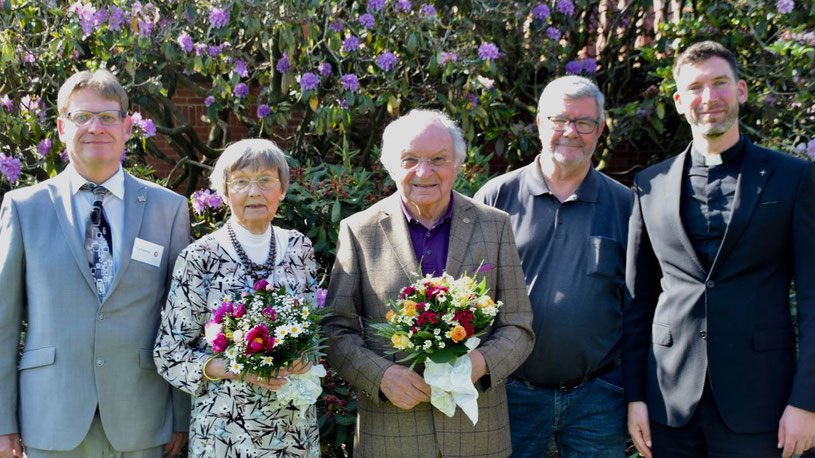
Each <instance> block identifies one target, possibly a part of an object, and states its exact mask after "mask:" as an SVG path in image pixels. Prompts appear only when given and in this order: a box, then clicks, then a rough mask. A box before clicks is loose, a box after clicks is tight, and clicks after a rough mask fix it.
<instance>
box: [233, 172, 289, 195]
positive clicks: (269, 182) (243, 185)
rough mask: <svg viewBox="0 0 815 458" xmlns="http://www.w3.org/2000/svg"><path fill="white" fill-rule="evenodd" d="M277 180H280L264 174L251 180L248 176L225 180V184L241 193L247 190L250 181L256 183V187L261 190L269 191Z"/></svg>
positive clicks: (250, 183)
mask: <svg viewBox="0 0 815 458" xmlns="http://www.w3.org/2000/svg"><path fill="white" fill-rule="evenodd" d="M278 181H280V180H279V179H277V178H275V177H273V176H269V175H264V176H262V177H257V178H254V179H251V180H250V179H249V178H235V179H234V180H230V181H227V184H228V185H229V189H231V190H232V191H234V192H240V193H243V192H246V191H249V188H250V187H251V186H252V183H254V184H256V185H258V188H260V189H261V190H262V191H271V190H272V188H274V186H275V183H277V182H278Z"/></svg>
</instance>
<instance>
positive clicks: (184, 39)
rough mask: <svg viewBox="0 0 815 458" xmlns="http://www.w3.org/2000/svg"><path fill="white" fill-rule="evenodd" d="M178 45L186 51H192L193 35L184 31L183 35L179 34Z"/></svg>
mask: <svg viewBox="0 0 815 458" xmlns="http://www.w3.org/2000/svg"><path fill="white" fill-rule="evenodd" d="M177 42H178V46H180V47H181V49H182V50H184V51H185V52H190V51H192V49H193V44H192V37H191V36H189V35H188V34H187V32H182V33H181V35H179V36H178V40H177Z"/></svg>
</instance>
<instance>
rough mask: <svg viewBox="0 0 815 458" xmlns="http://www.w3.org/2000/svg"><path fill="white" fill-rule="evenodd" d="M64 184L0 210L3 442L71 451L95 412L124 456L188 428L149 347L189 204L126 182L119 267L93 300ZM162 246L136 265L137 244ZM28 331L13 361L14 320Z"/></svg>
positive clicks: (23, 193) (52, 183)
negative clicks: (157, 256) (151, 259)
mask: <svg viewBox="0 0 815 458" xmlns="http://www.w3.org/2000/svg"><path fill="white" fill-rule="evenodd" d="M73 219H74V216H73V212H72V210H71V193H70V189H69V184H68V175H67V174H66V173H61V174H59V175H57V176H56V177H55V178H52V179H50V180H47V181H44V182H42V183H39V184H37V185H35V186H31V187H27V188H22V189H17V190H14V191H11V192H9V193H7V194H6V195H5V196H4V198H3V203H2V208H1V209H0V247H2V249H0V291H2V294H0V434H8V433H14V432H19V433H20V434H21V435H22V438H23V441H24V442H25V444H26V445H27V446H31V447H34V448H38V449H43V450H71V449H73V448H75V447H76V446H77V445H78V444H79V443H80V442H81V441H82V439H83V438H84V436H85V434H86V433H87V431H88V428H89V427H90V424H91V421H92V420H93V417H94V413H95V411H96V409H97V406H98V408H99V414H100V417H101V420H102V424H103V426H104V429H105V433H106V435H107V437H108V440H109V441H110V443H111V444H112V445H113V447H114V448H116V449H117V450H120V451H131V450H138V449H144V448H148V447H154V446H156V445H159V444H163V443H166V442H169V440H170V438H171V434H172V431H173V430H186V429H187V427H188V422H189V411H190V408H189V396H188V395H186V394H183V393H181V392H175V393H171V389H170V385H169V384H167V382H166V381H165V380H164V379H163V378H161V376H159V375H158V372H157V371H156V367H155V365H154V363H153V357H152V348H153V342H154V341H155V337H156V332H157V330H158V323H159V315H160V313H161V309H162V306H163V304H164V299H165V297H166V292H167V288H168V286H169V281H170V275H171V267H172V265H173V263H174V261H175V258H176V257H177V255H178V253H179V252H180V251H181V250H182V249H183V248H184V247H185V246H187V244H188V243H189V211H188V207H187V202H186V200H185V199H184V198H183V197H181V196H179V195H177V194H175V193H173V192H171V191H169V190H167V189H164V188H162V187H160V186H158V185H156V184H153V183H149V182H146V181H143V180H138V179H136V178H133V177H132V176H130V175H128V174H127V173H125V227H124V231H125V233H124V237H123V240H124V242H123V243H124V246H123V247H122V250H123V251H122V261H121V265H120V266H119V268H118V271H117V273H116V277H115V278H114V281H113V285H112V289H111V292H110V294H109V295H108V296H107V298H106V299H105V300H104V302H100V300H99V298H98V296H97V295H96V293H95V289H94V288H93V281H92V276H91V273H90V268H89V266H88V261H87V258H86V256H85V251H84V248H83V241H82V239H81V237H80V234H79V231H78V230H77V228H76V226H75V224H74V221H73ZM137 237H138V238H140V239H143V240H147V241H149V242H152V243H155V244H158V245H161V246H163V247H164V253H163V255H162V257H161V262H160V265H159V266H158V267H155V266H153V265H149V264H146V263H143V262H139V261H136V260H132V259H130V258H131V252H132V250H133V244H134V240H135V239H136V238H137ZM23 319H27V321H28V328H27V332H26V335H25V346H24V351H23V354H22V357H20V358H19V360H18V357H17V355H18V342H19V341H20V332H21V322H22V320H23Z"/></svg>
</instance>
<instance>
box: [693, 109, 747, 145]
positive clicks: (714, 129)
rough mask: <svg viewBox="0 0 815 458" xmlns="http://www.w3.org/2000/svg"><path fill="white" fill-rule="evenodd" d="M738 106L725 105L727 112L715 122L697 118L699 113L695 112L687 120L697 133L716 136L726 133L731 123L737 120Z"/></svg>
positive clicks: (708, 136)
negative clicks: (691, 117)
mask: <svg viewBox="0 0 815 458" xmlns="http://www.w3.org/2000/svg"><path fill="white" fill-rule="evenodd" d="M738 118H739V108H738V106H735V107H732V106H728V107H727V114H726V115H725V117H724V119H722V120H721V121H717V122H703V121H701V120H700V119H699V115H698V114H695V115H694V117H693V119H691V120H689V121H690V124H691V126H692V127H693V126H695V127H696V128H697V129H698V131H699V133H701V134H702V136H703V137H705V138H718V137H721V136H722V135H724V134H725V133H727V132H728V131H729V130H730V128H732V127H733V124H735V123H736V122H738Z"/></svg>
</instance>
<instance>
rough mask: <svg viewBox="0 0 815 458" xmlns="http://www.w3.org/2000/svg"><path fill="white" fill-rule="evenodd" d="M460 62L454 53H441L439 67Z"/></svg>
mask: <svg viewBox="0 0 815 458" xmlns="http://www.w3.org/2000/svg"><path fill="white" fill-rule="evenodd" d="M457 60H458V56H457V55H456V53H454V52H444V51H442V52H441V55H440V56H439V65H444V64H446V63H447V62H455V61H457Z"/></svg>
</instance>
